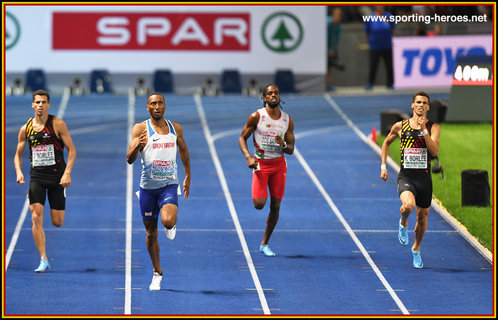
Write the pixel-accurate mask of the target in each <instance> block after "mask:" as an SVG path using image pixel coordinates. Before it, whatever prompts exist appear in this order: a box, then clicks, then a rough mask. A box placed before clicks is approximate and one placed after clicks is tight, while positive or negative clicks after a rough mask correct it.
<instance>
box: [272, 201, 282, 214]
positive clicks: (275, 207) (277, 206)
mask: <svg viewBox="0 0 498 320" xmlns="http://www.w3.org/2000/svg"><path fill="white" fill-rule="evenodd" d="M270 211H272V212H276V213H277V214H278V212H279V211H280V200H276V199H272V202H271V203H270Z"/></svg>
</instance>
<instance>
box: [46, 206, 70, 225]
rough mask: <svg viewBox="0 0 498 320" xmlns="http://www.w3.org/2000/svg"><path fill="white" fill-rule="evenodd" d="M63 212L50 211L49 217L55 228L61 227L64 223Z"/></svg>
mask: <svg viewBox="0 0 498 320" xmlns="http://www.w3.org/2000/svg"><path fill="white" fill-rule="evenodd" d="M65 213H66V211H65V210H55V209H51V210H50V215H51V216H52V224H53V225H54V226H56V227H62V224H63V223H64V216H65Z"/></svg>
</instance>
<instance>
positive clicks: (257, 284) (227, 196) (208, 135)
mask: <svg viewBox="0 0 498 320" xmlns="http://www.w3.org/2000/svg"><path fill="white" fill-rule="evenodd" d="M194 101H195V104H196V106H197V112H198V113H199V117H200V119H201V123H202V129H203V131H204V136H205V137H206V141H207V143H208V146H209V152H210V153H211V158H212V159H213V162H214V166H215V167H216V172H217V174H218V178H219V179H220V183H221V187H222V189H223V193H224V194H225V199H226V201H227V205H228V209H229V210H230V215H231V217H232V221H233V224H234V225H235V229H236V231H237V235H238V237H239V241H240V244H241V246H242V250H243V252H244V256H245V258H246V261H247V265H248V267H249V271H250V273H251V276H252V279H253V282H254V285H255V287H256V291H257V293H258V297H259V301H260V302H261V307H262V308H263V312H264V314H270V308H269V307H268V303H267V301H266V297H265V294H264V292H263V288H262V287H261V283H260V282H259V278H258V274H257V273H256V268H255V267H254V263H253V261H252V257H251V254H250V252H249V248H248V247H247V243H246V239H245V237H244V233H243V232H242V227H241V226H240V222H239V218H238V216H237V211H236V210H235V206H234V204H233V200H232V196H231V194H230V190H229V189H228V184H227V181H226V179H225V174H224V173H223V168H222V167H221V162H220V159H219V158H218V154H217V152H216V148H215V146H214V139H213V137H212V136H211V131H210V130H209V126H208V123H207V119H206V114H205V113H204V108H203V107H202V102H201V98H200V96H199V95H195V96H194Z"/></svg>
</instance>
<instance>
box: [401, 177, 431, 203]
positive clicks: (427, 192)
mask: <svg viewBox="0 0 498 320" xmlns="http://www.w3.org/2000/svg"><path fill="white" fill-rule="evenodd" d="M407 171H408V170H401V171H400V172H399V175H398V194H399V195H401V193H403V192H404V191H410V192H411V193H413V195H414V196H415V204H416V205H417V207H420V208H429V207H430V206H431V202H432V177H431V173H430V171H429V172H428V174H427V173H423V174H417V173H409V172H407Z"/></svg>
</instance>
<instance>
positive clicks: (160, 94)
mask: <svg viewBox="0 0 498 320" xmlns="http://www.w3.org/2000/svg"><path fill="white" fill-rule="evenodd" d="M152 96H161V97H162V98H163V100H164V102H166V99H165V98H164V95H163V94H162V93H159V92H152V93H151V94H149V96H148V97H147V104H148V103H149V99H150V97H152Z"/></svg>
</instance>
